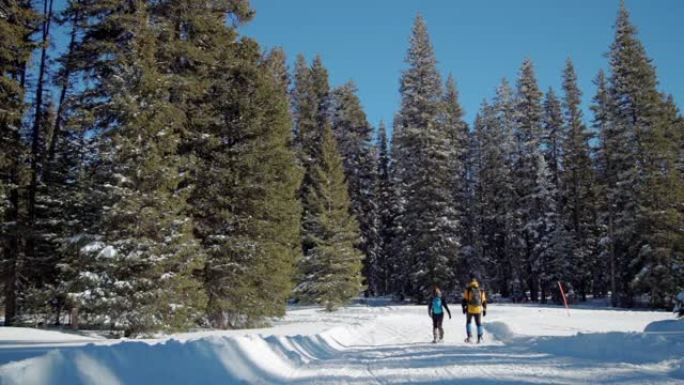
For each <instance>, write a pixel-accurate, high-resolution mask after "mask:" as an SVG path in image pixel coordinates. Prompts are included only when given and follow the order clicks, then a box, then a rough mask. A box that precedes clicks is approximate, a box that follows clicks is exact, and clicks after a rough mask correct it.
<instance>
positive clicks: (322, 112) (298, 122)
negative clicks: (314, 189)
mask: <svg viewBox="0 0 684 385" xmlns="http://www.w3.org/2000/svg"><path fill="white" fill-rule="evenodd" d="M294 77H295V85H294V89H293V90H292V104H293V112H294V118H295V145H296V149H297V153H298V159H299V162H300V164H301V165H302V166H303V168H304V178H303V180H302V183H301V187H300V193H299V196H300V199H301V201H302V218H306V217H307V216H308V215H309V211H310V208H309V207H308V206H307V203H306V200H305V199H304V195H305V194H306V191H308V189H309V186H310V185H311V183H313V180H312V179H311V178H312V176H313V168H314V166H315V165H316V163H317V162H318V161H319V160H320V145H321V140H322V135H323V134H322V133H323V129H324V127H325V126H328V125H330V124H331V121H330V112H331V111H330V85H329V84H328V71H327V70H326V69H325V67H324V66H323V61H322V59H321V58H320V57H319V56H316V58H314V61H313V63H312V65H311V66H310V67H309V66H308V65H307V63H306V60H305V59H304V57H303V56H302V55H298V56H297V60H296V63H295V76H294ZM302 226H303V227H302V252H303V254H306V253H308V251H309V250H310V248H311V247H313V244H312V243H310V242H309V240H310V239H311V238H310V237H308V234H309V233H310V232H311V231H312V229H309V228H307V227H306V222H305V221H302Z"/></svg>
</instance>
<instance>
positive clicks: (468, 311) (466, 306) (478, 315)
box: [461, 277, 487, 344]
mask: <svg viewBox="0 0 684 385" xmlns="http://www.w3.org/2000/svg"><path fill="white" fill-rule="evenodd" d="M461 307H462V308H463V314H465V315H466V333H467V334H468V338H466V339H465V342H466V343H470V342H472V341H473V333H472V326H471V325H472V321H473V319H475V324H476V325H477V343H478V344H479V343H480V342H482V338H483V336H484V327H482V317H484V316H486V315H487V296H486V295H485V292H484V290H482V289H481V288H480V284H479V283H478V282H477V279H475V278H474V277H473V278H472V279H471V280H470V283H469V284H468V287H467V288H466V290H465V292H464V293H463V301H462V302H461Z"/></svg>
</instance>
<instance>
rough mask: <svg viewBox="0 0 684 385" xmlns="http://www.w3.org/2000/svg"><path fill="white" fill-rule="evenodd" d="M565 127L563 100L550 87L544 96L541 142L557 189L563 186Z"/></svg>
mask: <svg viewBox="0 0 684 385" xmlns="http://www.w3.org/2000/svg"><path fill="white" fill-rule="evenodd" d="M564 129H565V126H564V124H563V112H562V111H561V102H560V100H558V97H557V96H556V93H555V92H554V91H553V88H549V90H548V92H547V93H546V95H545V98H544V123H543V131H542V136H541V143H540V144H541V146H542V153H543V155H544V159H545V160H546V166H547V167H548V170H549V172H550V175H551V180H552V182H553V184H554V185H555V189H556V191H558V190H559V189H560V187H561V173H562V172H563V166H562V163H563V152H564V148H563V144H564V139H565V131H564Z"/></svg>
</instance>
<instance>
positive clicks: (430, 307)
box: [428, 298, 432, 317]
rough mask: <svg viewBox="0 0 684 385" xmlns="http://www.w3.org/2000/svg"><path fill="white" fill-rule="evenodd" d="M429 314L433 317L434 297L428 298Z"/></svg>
mask: <svg viewBox="0 0 684 385" xmlns="http://www.w3.org/2000/svg"><path fill="white" fill-rule="evenodd" d="M428 315H429V316H430V317H432V298H431V299H429V300H428Z"/></svg>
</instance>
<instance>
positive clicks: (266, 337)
mask: <svg viewBox="0 0 684 385" xmlns="http://www.w3.org/2000/svg"><path fill="white" fill-rule="evenodd" d="M453 307H454V308H456V310H460V309H459V307H458V306H453ZM453 316H454V318H453V319H452V320H448V319H447V320H445V323H444V326H445V333H446V336H445V341H444V342H442V343H438V344H432V343H431V342H430V341H431V339H432V330H431V327H432V325H431V321H430V319H429V317H428V315H427V309H426V307H425V306H396V307H391V306H389V307H386V306H383V307H366V306H354V307H349V308H345V309H342V310H340V311H338V312H336V313H332V314H331V313H326V312H323V311H321V310H320V309H315V308H307V309H291V310H290V311H289V312H288V314H287V316H286V317H285V318H284V319H282V320H279V321H277V322H275V323H274V326H273V327H271V328H267V329H253V330H239V331H237V330H236V331H203V332H197V333H184V334H178V335H173V336H169V337H165V338H159V339H153V340H123V341H112V340H101V339H100V340H98V339H91V338H87V337H82V336H76V335H70V334H62V333H58V332H46V331H36V330H30V329H21V328H0V363H1V364H2V366H0V384H3V385H4V384H21V385H34V384H36V385H38V384H40V385H50V384H65V385H66V384H69V385H76V384H99V385H119V384H146V385H148V384H165V385H177V384H178V385H180V384H184V385H185V384H456V383H468V384H484V385H494V384H517V385H523V384H604V383H606V384H684V320H677V321H675V320H674V319H673V316H672V314H671V313H666V312H640V311H617V310H589V309H583V310H571V311H570V313H569V315H568V313H566V311H565V310H564V309H559V308H553V307H534V306H516V305H491V306H490V308H489V311H488V314H487V317H486V318H485V330H486V331H485V342H484V343H483V344H480V345H468V344H465V343H464V342H463V340H464V338H465V334H466V333H465V326H464V323H465V321H464V316H463V315H462V314H460V312H458V313H454V314H453Z"/></svg>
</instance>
